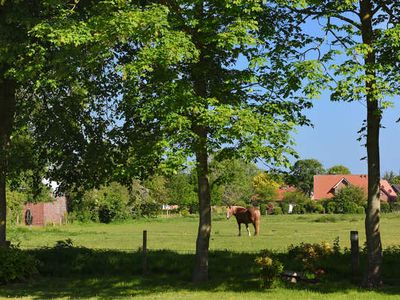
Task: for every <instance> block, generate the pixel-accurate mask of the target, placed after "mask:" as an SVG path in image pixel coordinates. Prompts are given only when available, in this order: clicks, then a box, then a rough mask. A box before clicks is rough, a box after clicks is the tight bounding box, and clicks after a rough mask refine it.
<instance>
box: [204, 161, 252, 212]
mask: <svg viewBox="0 0 400 300" xmlns="http://www.w3.org/2000/svg"><path fill="white" fill-rule="evenodd" d="M257 172H258V168H257V167H256V165H255V164H253V163H249V162H246V161H244V160H242V159H224V160H222V161H218V160H216V159H213V160H212V161H211V163H210V176H209V177H210V185H211V203H212V204H213V205H234V204H237V202H238V201H242V202H244V203H246V204H248V202H249V199H250V197H251V195H252V194H253V193H254V191H253V187H252V185H251V182H252V179H253V177H254V176H255V175H256V174H257ZM245 206H246V205H245Z"/></svg>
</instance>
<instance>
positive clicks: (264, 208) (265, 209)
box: [260, 203, 267, 216]
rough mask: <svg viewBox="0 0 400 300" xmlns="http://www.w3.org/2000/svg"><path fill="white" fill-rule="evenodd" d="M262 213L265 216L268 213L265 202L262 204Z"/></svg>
mask: <svg viewBox="0 0 400 300" xmlns="http://www.w3.org/2000/svg"><path fill="white" fill-rule="evenodd" d="M260 214H261V215H262V216H265V215H266V214H267V205H265V204H264V203H262V204H260Z"/></svg>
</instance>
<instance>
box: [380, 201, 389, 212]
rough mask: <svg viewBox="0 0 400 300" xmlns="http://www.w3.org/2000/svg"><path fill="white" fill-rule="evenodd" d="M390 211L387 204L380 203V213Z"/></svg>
mask: <svg viewBox="0 0 400 300" xmlns="http://www.w3.org/2000/svg"><path fill="white" fill-rule="evenodd" d="M390 211H391V209H390V205H389V203H387V202H381V212H383V213H389V212H390Z"/></svg>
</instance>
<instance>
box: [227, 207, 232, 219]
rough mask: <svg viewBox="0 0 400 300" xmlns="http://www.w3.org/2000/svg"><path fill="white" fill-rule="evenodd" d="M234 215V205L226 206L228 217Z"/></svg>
mask: <svg viewBox="0 0 400 300" xmlns="http://www.w3.org/2000/svg"><path fill="white" fill-rule="evenodd" d="M232 215H233V207H232V206H228V207H227V208H226V218H227V219H229V218H230V217H232Z"/></svg>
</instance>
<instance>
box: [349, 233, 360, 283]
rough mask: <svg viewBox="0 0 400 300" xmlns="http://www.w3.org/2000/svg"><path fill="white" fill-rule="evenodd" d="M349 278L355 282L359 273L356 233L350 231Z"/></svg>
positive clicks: (358, 251) (358, 249)
mask: <svg viewBox="0 0 400 300" xmlns="http://www.w3.org/2000/svg"><path fill="white" fill-rule="evenodd" d="M350 243H351V248H350V253H351V276H352V280H353V282H356V281H357V279H358V276H359V273H360V248H359V245H358V231H350Z"/></svg>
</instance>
